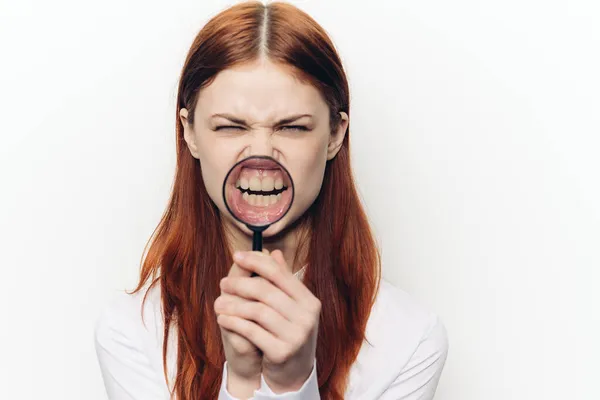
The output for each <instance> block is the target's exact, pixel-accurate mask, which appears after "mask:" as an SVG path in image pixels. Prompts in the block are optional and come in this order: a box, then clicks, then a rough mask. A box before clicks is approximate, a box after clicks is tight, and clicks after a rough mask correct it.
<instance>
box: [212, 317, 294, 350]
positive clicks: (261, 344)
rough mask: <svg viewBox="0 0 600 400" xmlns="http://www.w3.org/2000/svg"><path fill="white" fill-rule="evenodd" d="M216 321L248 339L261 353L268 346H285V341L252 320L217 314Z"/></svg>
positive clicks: (268, 347) (267, 348)
mask: <svg viewBox="0 0 600 400" xmlns="http://www.w3.org/2000/svg"><path fill="white" fill-rule="evenodd" d="M217 323H218V324H219V325H220V326H222V327H224V328H226V329H229V330H231V331H233V332H235V333H238V334H239V335H241V336H243V337H244V338H246V339H247V340H249V341H250V342H251V343H252V344H254V345H255V346H256V347H258V348H259V349H260V350H262V352H263V353H265V352H267V351H269V349H270V348H272V347H276V348H282V347H285V343H284V342H282V341H281V340H280V339H278V338H277V337H275V336H274V335H273V334H272V333H270V332H268V331H267V330H265V329H264V328H263V327H261V326H260V325H258V324H257V323H255V322H253V321H249V320H247V319H244V318H240V317H236V316H233V315H224V314H222V315H219V317H218V318H217Z"/></svg>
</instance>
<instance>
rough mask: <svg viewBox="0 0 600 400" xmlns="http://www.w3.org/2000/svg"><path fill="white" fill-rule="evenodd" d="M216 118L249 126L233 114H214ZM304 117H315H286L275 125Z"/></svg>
mask: <svg viewBox="0 0 600 400" xmlns="http://www.w3.org/2000/svg"><path fill="white" fill-rule="evenodd" d="M214 117H221V118H225V119H228V120H230V121H231V122H234V123H236V124H240V125H246V126H248V123H247V122H246V121H245V120H243V119H239V118H236V117H234V116H233V115H231V114H227V113H219V114H213V115H211V118H214ZM303 117H310V118H312V117H313V116H312V114H298V115H291V116H289V117H286V118H284V119H281V120H279V122H277V123H276V124H275V125H285V124H289V123H290V122H294V121H296V120H298V119H300V118H303Z"/></svg>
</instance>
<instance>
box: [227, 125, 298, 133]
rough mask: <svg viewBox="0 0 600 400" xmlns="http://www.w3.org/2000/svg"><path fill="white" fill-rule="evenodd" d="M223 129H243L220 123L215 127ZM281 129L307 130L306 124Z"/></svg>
mask: <svg viewBox="0 0 600 400" xmlns="http://www.w3.org/2000/svg"><path fill="white" fill-rule="evenodd" d="M223 129H244V127H242V126H238V125H220V126H217V127H216V128H215V131H220V130H223ZM281 129H285V130H292V131H304V132H305V131H308V130H309V129H308V128H307V127H306V126H303V125H287V126H282V127H281Z"/></svg>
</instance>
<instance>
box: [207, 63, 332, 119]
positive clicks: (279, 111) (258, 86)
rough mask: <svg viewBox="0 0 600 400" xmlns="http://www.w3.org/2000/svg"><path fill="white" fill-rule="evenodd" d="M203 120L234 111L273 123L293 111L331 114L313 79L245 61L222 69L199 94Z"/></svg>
mask: <svg viewBox="0 0 600 400" xmlns="http://www.w3.org/2000/svg"><path fill="white" fill-rule="evenodd" d="M196 112H197V113H198V116H199V117H200V118H202V119H207V118H209V117H210V116H211V115H212V114H215V113H229V114H234V115H236V116H238V117H240V118H242V119H244V120H247V121H250V122H273V121H275V120H278V119H281V118H283V117H285V116H288V115H290V114H312V115H315V117H316V118H319V117H323V116H327V113H328V109H327V104H326V103H325V101H324V100H323V98H322V96H321V93H320V92H319V91H318V90H317V89H316V88H315V87H314V86H313V85H312V84H310V83H309V82H303V81H301V80H299V79H298V78H297V77H296V76H295V74H293V73H292V72H291V71H290V70H289V69H286V68H282V67H279V66H277V65H275V64H271V63H267V64H265V63H262V64H261V63H258V64H257V63H253V64H244V65H240V66H236V67H233V68H229V69H226V70H223V71H221V72H220V73H219V74H218V75H217V76H216V77H215V78H214V80H213V81H212V82H211V83H210V85H208V86H206V87H204V88H202V90H200V92H199V94H198V102H197V106H196Z"/></svg>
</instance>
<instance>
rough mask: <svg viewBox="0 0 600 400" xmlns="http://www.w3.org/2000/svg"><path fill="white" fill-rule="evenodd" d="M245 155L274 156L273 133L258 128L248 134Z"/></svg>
mask: <svg viewBox="0 0 600 400" xmlns="http://www.w3.org/2000/svg"><path fill="white" fill-rule="evenodd" d="M246 156H270V157H274V156H275V147H274V146H273V135H272V134H271V132H269V131H268V130H266V129H265V130H260V131H257V132H255V133H254V134H252V135H249V140H248V144H247V154H246Z"/></svg>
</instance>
